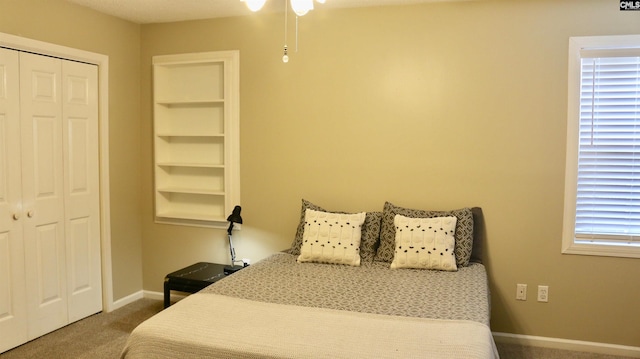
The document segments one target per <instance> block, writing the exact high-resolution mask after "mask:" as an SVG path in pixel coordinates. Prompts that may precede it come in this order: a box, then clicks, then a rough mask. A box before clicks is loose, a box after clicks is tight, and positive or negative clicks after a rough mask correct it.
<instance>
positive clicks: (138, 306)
mask: <svg viewBox="0 0 640 359" xmlns="http://www.w3.org/2000/svg"><path fill="white" fill-rule="evenodd" d="M161 310H162V301H160V300H151V299H141V300H138V301H136V302H134V303H131V304H129V305H127V306H125V307H123V308H120V309H118V310H115V311H113V312H111V313H108V314H105V313H99V314H96V315H93V316H91V317H89V318H86V319H83V320H81V321H79V322H76V323H73V324H71V325H68V326H66V327H64V328H62V329H59V330H56V331H55V332H53V333H50V334H47V335H45V336H43V337H40V338H38V339H35V340H32V341H31V342H29V343H27V344H24V345H22V346H19V347H17V348H15V349H12V350H10V351H8V352H5V353H4V354H0V359H17V358H20V359H27V358H34V359H35V358H38V359H40V358H43V359H44V358H46V359H58V358H60V359H62V358H64V359H73V358H77V359H116V358H118V357H119V356H120V351H121V350H122V348H123V347H124V344H125V342H126V340H127V337H128V336H129V333H131V331H132V330H133V328H135V327H136V326H137V325H138V324H140V323H142V322H143V321H144V320H145V319H147V318H149V317H151V316H152V315H154V314H156V313H158V312H159V311H161ZM498 351H499V352H500V358H501V359H625V358H623V357H619V356H611V355H602V354H593V353H582V352H572V351H565V350H558V349H546V348H536V347H530V346H522V345H515V344H500V343H498Z"/></svg>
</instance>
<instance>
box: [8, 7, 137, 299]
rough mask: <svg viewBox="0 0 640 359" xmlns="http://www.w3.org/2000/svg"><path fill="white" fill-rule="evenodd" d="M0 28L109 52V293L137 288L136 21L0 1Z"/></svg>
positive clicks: (76, 9)
mask: <svg viewBox="0 0 640 359" xmlns="http://www.w3.org/2000/svg"><path fill="white" fill-rule="evenodd" d="M0 32H3V33H7V34H12V35H16V36H22V37H25V38H30V39H35V40H38V41H44V42H49V43H53V44H56V45H63V46H67V47H71V48H76V49H81V50H85V51H91V52H96V53H100V54H105V55H107V56H109V133H110V136H111V137H110V141H109V146H110V151H109V157H110V166H109V170H110V182H111V188H110V190H111V198H110V202H111V251H112V266H113V298H114V299H116V300H117V299H120V298H122V297H124V296H127V295H129V294H132V293H135V292H137V291H139V290H140V288H141V286H142V255H141V250H142V247H141V223H140V203H141V202H140V194H139V193H140V144H139V142H140V141H139V138H140V120H139V118H140V80H139V79H140V25H136V24H132V23H130V22H127V21H123V20H119V19H116V18H114V17H111V16H106V15H102V14H98V13H96V12H94V11H90V10H88V9H86V8H83V7H79V6H76V5H72V4H70V3H67V2H64V1H61V0H0Z"/></svg>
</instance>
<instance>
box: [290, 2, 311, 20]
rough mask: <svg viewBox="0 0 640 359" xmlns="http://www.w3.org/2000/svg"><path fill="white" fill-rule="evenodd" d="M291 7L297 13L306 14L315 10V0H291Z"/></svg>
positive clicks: (299, 14)
mask: <svg viewBox="0 0 640 359" xmlns="http://www.w3.org/2000/svg"><path fill="white" fill-rule="evenodd" d="M291 8H292V9H293V12H295V13H296V15H298V16H304V15H306V14H307V13H308V12H309V10H313V0H291Z"/></svg>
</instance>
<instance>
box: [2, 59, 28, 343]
mask: <svg viewBox="0 0 640 359" xmlns="http://www.w3.org/2000/svg"><path fill="white" fill-rule="evenodd" d="M18 61H19V60H18V52H17V51H13V50H7V49H2V48H0V353H1V352H3V351H5V350H8V349H10V348H13V347H15V346H17V345H20V344H22V343H24V342H26V341H27V307H26V294H25V276H24V249H23V248H24V244H23V240H22V238H23V237H22V221H23V218H22V208H21V196H22V189H21V178H20V177H21V176H20V162H21V159H20V122H19V121H20V115H19V110H20V98H19V82H18V81H19V76H18Z"/></svg>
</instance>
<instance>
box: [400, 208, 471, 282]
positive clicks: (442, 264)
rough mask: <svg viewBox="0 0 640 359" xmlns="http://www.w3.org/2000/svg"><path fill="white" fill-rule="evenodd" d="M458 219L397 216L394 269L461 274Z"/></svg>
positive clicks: (451, 217)
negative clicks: (455, 249) (458, 261)
mask: <svg viewBox="0 0 640 359" xmlns="http://www.w3.org/2000/svg"><path fill="white" fill-rule="evenodd" d="M456 222H457V218H456V217H453V216H450V217H434V218H410V217H405V216H402V215H399V214H397V215H396V216H395V218H394V224H395V227H396V228H395V229H396V240H395V246H396V249H395V252H394V257H393V262H391V268H392V269H394V268H416V269H437V270H444V271H450V272H453V271H457V270H458V268H457V267H456V256H455V251H454V246H455V238H454V236H453V235H454V233H455V231H456Z"/></svg>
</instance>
